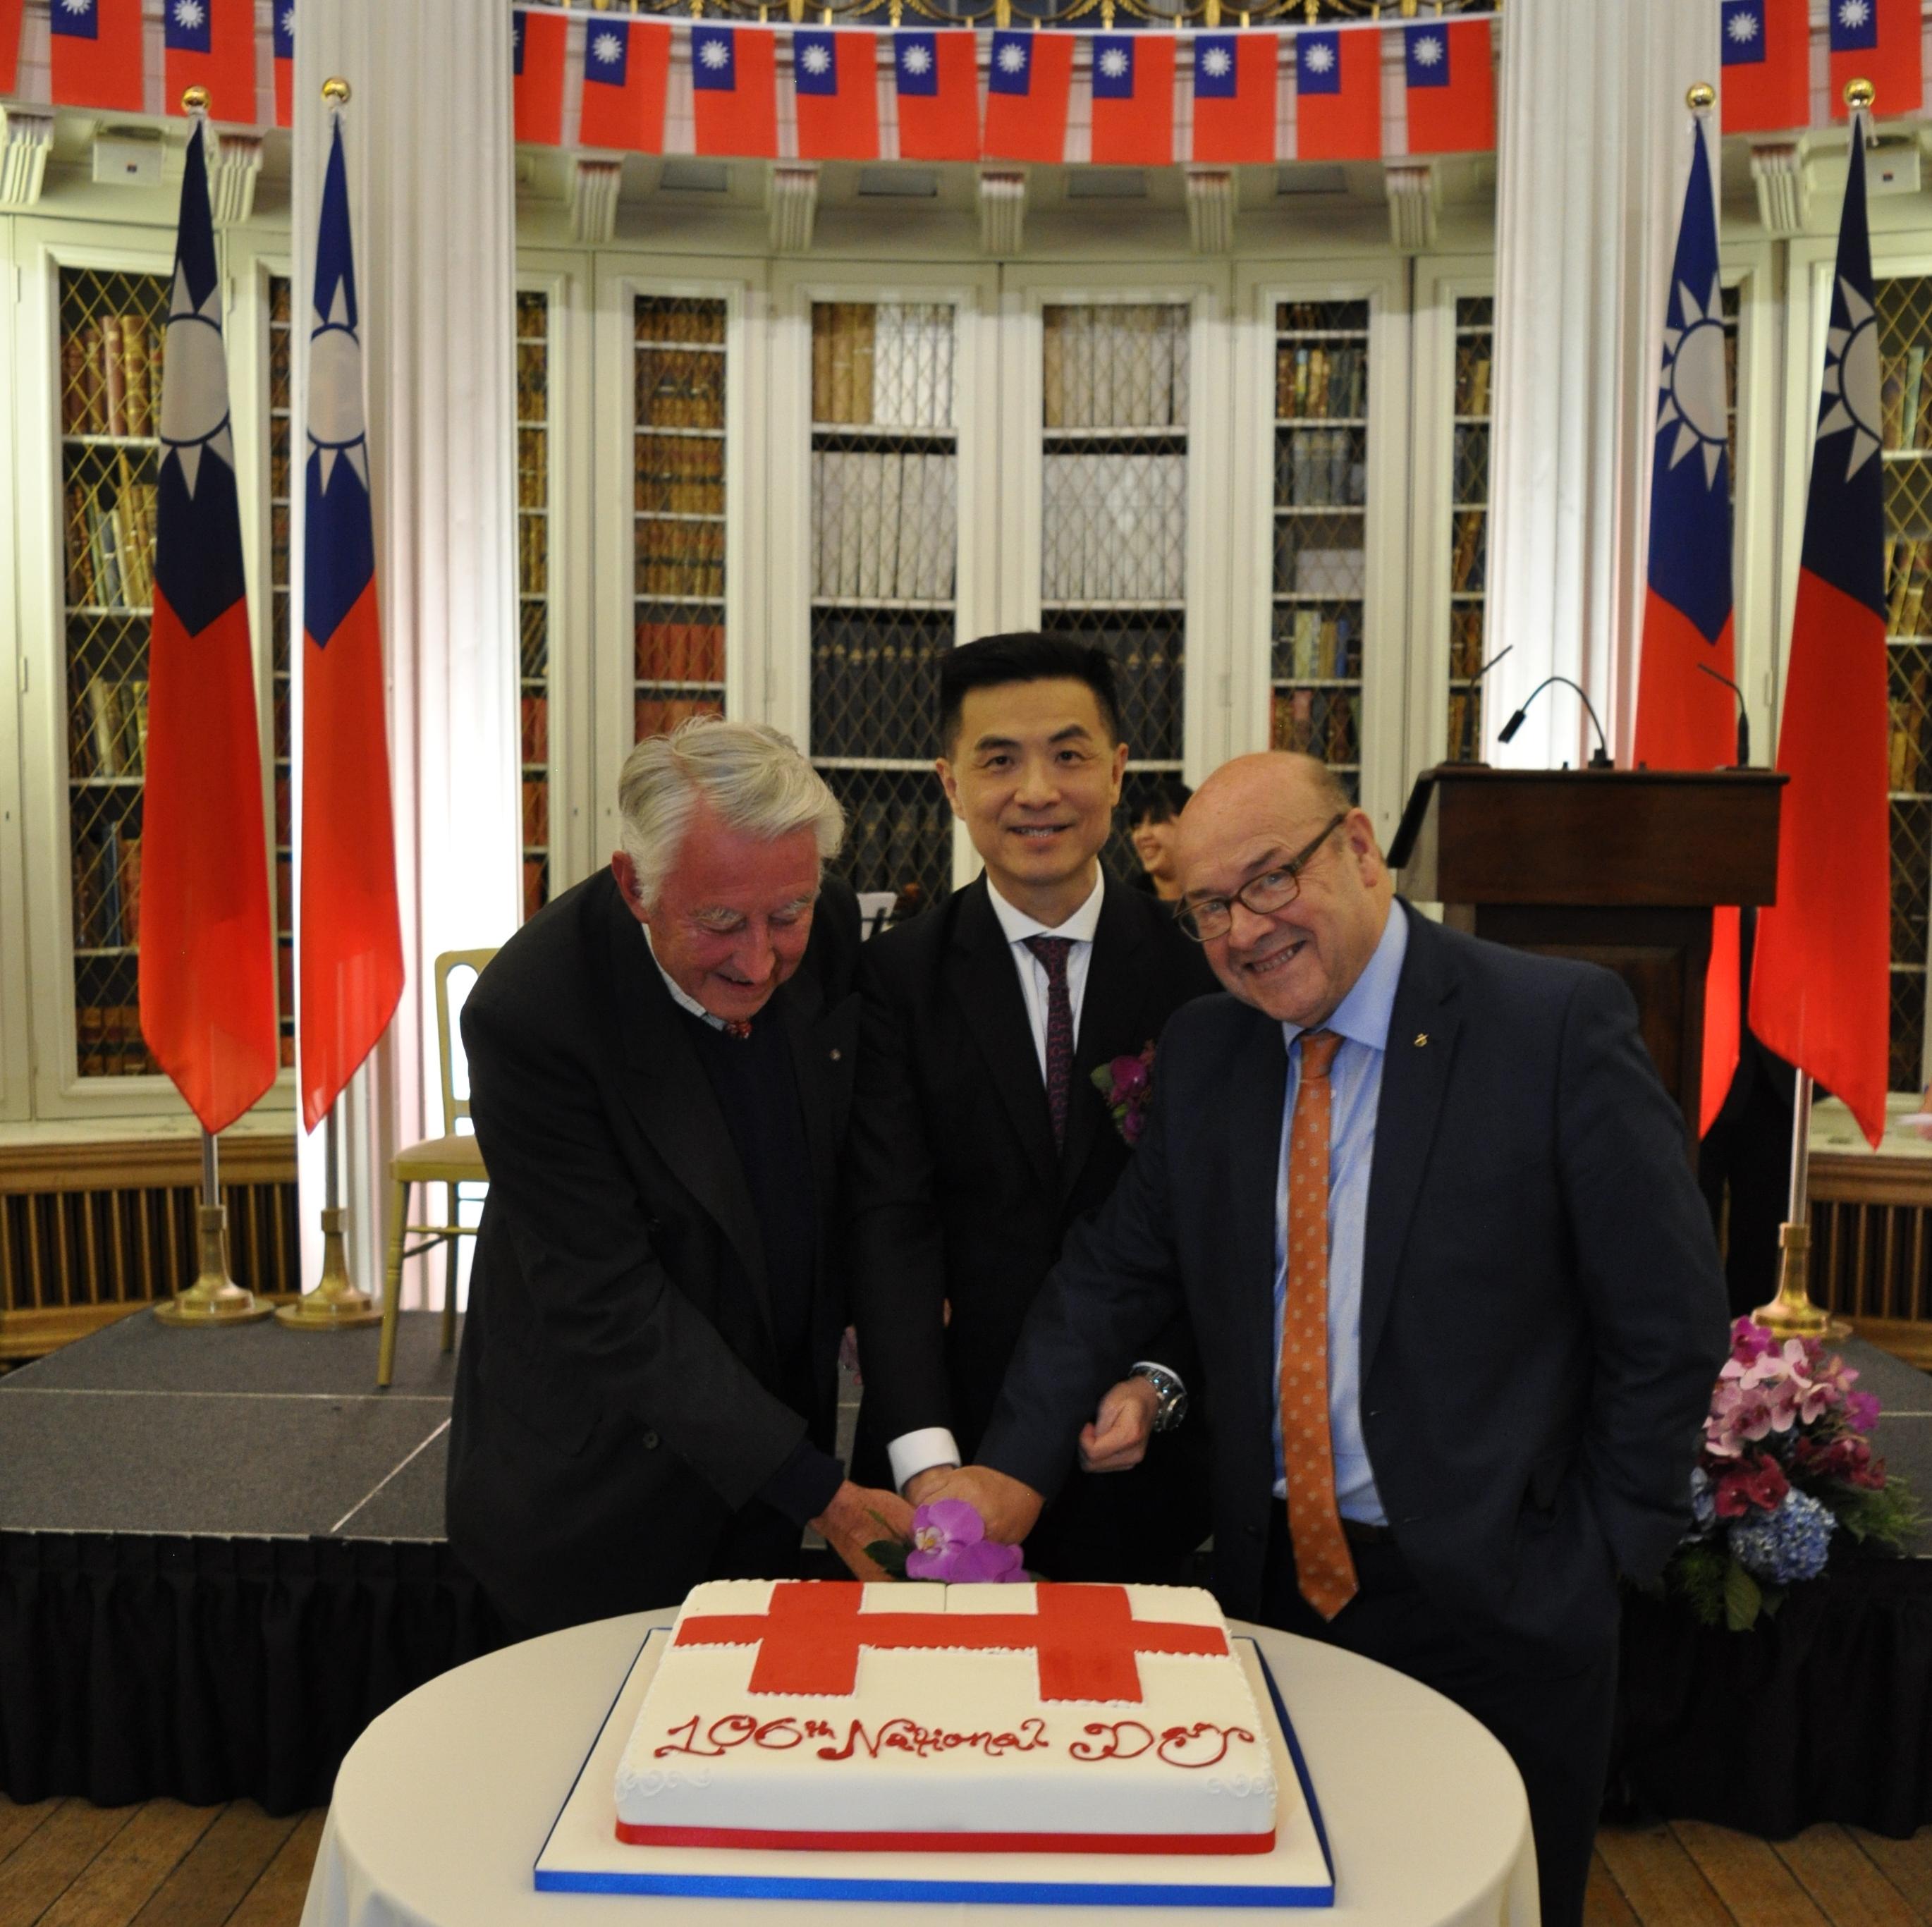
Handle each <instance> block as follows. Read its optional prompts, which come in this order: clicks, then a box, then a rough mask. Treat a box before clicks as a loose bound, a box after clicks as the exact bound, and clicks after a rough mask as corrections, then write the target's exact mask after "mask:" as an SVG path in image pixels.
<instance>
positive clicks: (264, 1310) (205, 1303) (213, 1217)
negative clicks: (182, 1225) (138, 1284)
mask: <svg viewBox="0 0 1932 1927" xmlns="http://www.w3.org/2000/svg"><path fill="white" fill-rule="evenodd" d="M195 1218H196V1223H197V1226H199V1232H200V1245H201V1264H200V1269H199V1274H198V1275H197V1276H196V1279H195V1281H194V1283H193V1284H192V1285H190V1286H189V1287H188V1289H187V1290H186V1291H184V1292H176V1293H175V1295H174V1296H173V1297H172V1298H166V1299H163V1301H162V1302H161V1303H160V1304H157V1305H156V1306H155V1307H154V1316H156V1317H157V1318H158V1319H160V1321H161V1322H162V1323H163V1325H247V1324H250V1323H251V1322H253V1321H254V1320H255V1319H258V1318H266V1317H267V1316H268V1315H269V1312H270V1311H271V1310H272V1309H273V1307H272V1306H270V1305H269V1304H266V1302H265V1301H263V1300H262V1299H260V1298H257V1296H256V1295H255V1294H254V1292H251V1291H250V1290H248V1289H247V1288H246V1287H245V1286H242V1285H238V1284H237V1283H236V1282H235V1280H233V1278H231V1277H229V1275H228V1213H227V1211H226V1210H225V1209H224V1208H223V1205H222V1202H221V1174H220V1168H219V1166H218V1164H217V1161H216V1153H215V1145H214V1133H213V1132H211V1131H207V1130H204V1131H203V1132H202V1134H201V1205H200V1208H199V1210H197V1211H196V1213H195Z"/></svg>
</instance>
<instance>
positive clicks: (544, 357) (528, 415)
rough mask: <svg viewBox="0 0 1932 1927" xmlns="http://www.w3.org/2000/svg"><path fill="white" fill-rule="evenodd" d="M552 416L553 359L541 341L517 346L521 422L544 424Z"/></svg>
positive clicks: (519, 418)
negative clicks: (544, 420) (551, 375)
mask: <svg viewBox="0 0 1932 1927" xmlns="http://www.w3.org/2000/svg"><path fill="white" fill-rule="evenodd" d="M549 413H550V365H549V356H548V354H547V352H546V350H545V349H544V344H543V343H542V342H541V341H519V342H518V343H517V420H518V421H519V422H541V421H542V420H543V419H544V418H545V416H547V415H548V414H549Z"/></svg>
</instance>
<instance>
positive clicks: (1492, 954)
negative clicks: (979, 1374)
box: [950, 755, 1727, 1927]
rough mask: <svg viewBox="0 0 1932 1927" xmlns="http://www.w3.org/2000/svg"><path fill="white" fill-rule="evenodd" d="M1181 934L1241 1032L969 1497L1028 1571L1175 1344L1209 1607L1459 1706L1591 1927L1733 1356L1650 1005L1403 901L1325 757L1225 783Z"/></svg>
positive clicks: (1006, 1424) (1071, 1244) (1217, 1013)
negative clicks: (1205, 1490)
mask: <svg viewBox="0 0 1932 1927" xmlns="http://www.w3.org/2000/svg"><path fill="white" fill-rule="evenodd" d="M1181 872H1182V876H1183V880H1184V891H1185V896H1184V901H1185V902H1186V903H1187V905H1188V907H1189V911H1190V915H1191V917H1192V918H1193V923H1194V927H1195V929H1196V932H1197V934H1198V935H1199V936H1200V937H1201V938H1202V940H1203V947H1204V949H1205V950H1206V952H1207V953H1208V958H1209V960H1210V961H1211V962H1212V963H1213V965H1214V968H1215V971H1216V973H1217V975H1218V976H1219V977H1220V979H1221V981H1222V982H1223V984H1224V985H1225V986H1226V987H1227V989H1229V991H1230V992H1232V995H1230V996H1228V997H1223V998H1208V999H1206V1000H1205V1001H1202V1002H1201V1003H1199V1004H1193V1005H1191V1006H1190V1007H1188V1008H1187V1010H1184V1011H1182V1012H1181V1013H1179V1014H1178V1015H1177V1016H1176V1018H1175V1021H1174V1022H1173V1023H1172V1025H1169V1029H1168V1034H1167V1038H1166V1043H1164V1045H1163V1052H1162V1055H1163V1065H1164V1067H1165V1075H1164V1076H1163V1077H1162V1079H1160V1082H1159V1083H1158V1084H1157V1088H1156V1094H1155V1099H1154V1109H1153V1113H1152V1115H1151V1118H1150V1120H1149V1124H1148V1130H1147V1133H1146V1135H1145V1137H1144V1138H1143V1139H1142V1144H1141V1147H1140V1148H1139V1151H1137V1152H1136V1155H1135V1158H1134V1161H1133V1164H1132V1165H1131V1166H1130V1167H1129V1169H1128V1172H1127V1176H1126V1178H1124V1180H1123V1181H1122V1183H1121V1186H1120V1187H1119V1188H1118V1190H1116V1192H1115V1194H1114V1196H1113V1198H1112V1200H1111V1201H1110V1202H1109V1205H1108V1206H1107V1208H1106V1210H1105V1211H1103V1213H1102V1214H1100V1217H1099V1218H1098V1219H1097V1220H1095V1221H1094V1223H1092V1224H1091V1225H1089V1226H1083V1227H1080V1228H1078V1229H1076V1231H1075V1232H1074V1233H1073V1235H1072V1236H1071V1237H1070V1239H1069V1240H1068V1244H1067V1253H1066V1255H1065V1256H1064V1258H1063V1259H1062V1260H1061V1264H1060V1265H1059V1266H1058V1268H1057V1269H1056V1270H1055V1272H1054V1274H1053V1276H1052V1278H1051V1279H1049V1280H1048V1282H1047V1284H1046V1288H1045V1289H1043V1292H1041V1294H1040V1298H1039V1300H1038V1301H1037V1303H1036V1304H1035V1306H1034V1310H1033V1313H1032V1314H1031V1317H1030V1319H1029V1320H1028V1326H1027V1329H1026V1331H1025V1334H1024V1335H1023V1336H1022V1339H1021V1341H1020V1343H1019V1347H1018V1349H1017V1351H1016V1355H1015V1357H1014V1360H1013V1366H1012V1367H1011V1369H1010V1371H1009V1373H1008V1374H1007V1382H1006V1385H1005V1386H1004V1389H1003V1391H1002V1392H1001V1398H1000V1403H999V1408H998V1411H997V1412H995V1415H994V1417H993V1419H992V1423H991V1424H989V1427H988V1428H987V1430H986V1436H984V1438H983V1439H982V1440H981V1442H980V1455H981V1457H982V1459H983V1461H984V1468H983V1469H968V1470H967V1471H966V1472H962V1473H959V1474H956V1475H953V1479H952V1481H950V1490H952V1491H953V1492H954V1493H956V1495H957V1496H965V1497H968V1498H971V1499H974V1501H975V1502H977V1503H978V1504H979V1505H980V1509H981V1511H983V1513H984V1514H986V1517H987V1518H988V1520H989V1524H990V1525H991V1526H992V1528H993V1529H994V1530H995V1535H996V1536H998V1537H1001V1538H1008V1539H1012V1538H1020V1537H1023V1536H1024V1535H1025V1532H1026V1530H1027V1529H1028V1526H1029V1525H1030V1523H1031V1520H1032V1517H1034V1514H1036V1513H1037V1511H1038V1508H1039V1505H1040V1498H1041V1496H1043V1495H1045V1494H1048V1493H1052V1492H1053V1491H1054V1490H1056V1489H1057V1487H1058V1485H1059V1484H1060V1482H1061V1480H1062V1478H1064V1476H1065V1475H1066V1470H1067V1466H1068V1464H1069V1463H1070V1460H1072V1458H1073V1455H1074V1451H1075V1445H1074V1440H1075V1437H1076V1434H1077V1433H1078V1432H1079V1428H1080V1426H1081V1424H1082V1420H1083V1418H1084V1415H1085V1409H1086V1408H1087V1406H1088V1403H1090V1402H1091V1400H1092V1398H1093V1397H1094V1394H1095V1393H1096V1391H1097V1390H1098V1389H1099V1388H1100V1387H1102V1386H1103V1385H1105V1384H1106V1383H1107V1382H1108V1381H1109V1377H1110V1376H1111V1373H1112V1365H1113V1361H1114V1360H1115V1358H1118V1356H1119V1355H1121V1352H1123V1351H1124V1350H1126V1351H1132V1350H1133V1349H1136V1347H1137V1346H1139V1345H1140V1344H1141V1343H1144V1342H1145V1338H1146V1337H1147V1335H1148V1334H1151V1332H1153V1331H1156V1330H1157V1329H1158V1328H1160V1327H1162V1326H1163V1325H1165V1324H1166V1322H1167V1321H1168V1320H1169V1319H1171V1318H1172V1316H1173V1315H1174V1313H1175V1309H1176V1307H1178V1306H1185V1307H1187V1308H1188V1309H1189V1310H1191V1311H1192V1312H1193V1315H1194V1325H1195V1330H1196V1333H1197V1334H1198V1336H1199V1343H1200V1354H1201V1367H1200V1369H1201V1373H1202V1387H1203V1388H1204V1390H1205V1392H1206V1394H1207V1396H1208V1399H1209V1400H1211V1403H1212V1405H1213V1408H1214V1421H1215V1422H1214V1467H1213V1482H1214V1537H1215V1569H1216V1578H1217V1589H1218V1590H1219V1592H1220V1596H1221V1600H1222V1603H1223V1605H1224V1606H1225V1607H1226V1608H1227V1610H1229V1612H1230V1613H1233V1614H1235V1615H1237V1616H1241V1617H1244V1618H1247V1619H1261V1620H1263V1621H1265V1622H1267V1623H1269V1624H1271V1625H1277V1626H1282V1627H1285V1628H1288V1629H1289V1630H1290V1631H1295V1632H1298V1633H1304V1634H1308V1635H1310V1636H1311V1637H1316V1638H1319V1639H1324V1640H1331V1641H1333V1642H1334V1643H1337V1644H1339V1645H1341V1646H1346V1647H1349V1648H1350V1649H1353V1650H1355V1651H1357V1652H1362V1653H1364V1654H1366V1655H1368V1656H1369V1657H1370V1658H1375V1659H1378V1660H1381V1661H1384V1662H1385V1663H1386V1664H1389V1665H1391V1666H1394V1667H1397V1668H1398V1669H1400V1670H1402V1671H1403V1672H1406V1673H1410V1674H1412V1676H1415V1678H1417V1679H1421V1680H1422V1681H1423V1682H1425V1683H1426V1684H1427V1685H1431V1686H1433V1687H1435V1688H1437V1689H1438V1690H1439V1691H1442V1692H1443V1693H1445V1694H1447V1695H1448V1697H1450V1698H1451V1699H1453V1700H1456V1701H1457V1702H1458V1703H1460V1704H1461V1705H1462V1706H1464V1707H1465V1708H1466V1709H1467V1710H1469V1712H1472V1713H1473V1714H1474V1715H1475V1716H1476V1717H1477V1718H1478V1719H1480V1720H1481V1721H1483V1722H1484V1724H1486V1725H1487V1726H1488V1727H1489V1728H1490V1730H1491V1731H1492V1732H1493V1733H1495V1734H1496V1737H1497V1738H1498V1739H1500V1740H1501V1741H1502V1743H1503V1744H1504V1745H1505V1746H1506V1747H1507V1748H1508V1749H1509V1751H1510V1752H1511V1755H1512V1756H1513V1757H1514V1759H1515V1760H1516V1762H1517V1766H1519V1768H1520V1769H1521V1771H1522V1773H1523V1779H1524V1782H1525V1784H1526V1787H1527V1789H1528V1792H1529V1802H1530V1812H1531V1817H1532V1823H1533V1825H1534V1826H1535V1835H1536V1846H1537V1856H1538V1871H1539V1874H1540V1877H1541V1886H1542V1893H1543V1918H1544V1921H1545V1922H1546V1923H1547V1927H1574V1923H1576V1922H1579V1921H1580V1919H1581V1918H1582V1913H1583V1892H1584V1884H1585V1880H1586V1876H1587V1873H1588V1869H1589V1857H1590V1851H1591V1847H1592V1841H1593V1838H1594V1835H1595V1826H1596V1820H1597V1815H1598V1807H1599V1805H1600V1803H1601V1799H1602V1796H1603V1790H1604V1771H1605V1767H1606V1764H1607V1757H1608V1753H1609V1748H1610V1724H1611V1717H1612V1710H1613V1700H1614V1689H1615V1678H1616V1640H1617V1627H1618V1604H1617V1583H1618V1578H1619V1574H1622V1575H1625V1576H1627V1577H1630V1578H1631V1579H1633V1580H1638V1581H1643V1580H1650V1579H1652V1578H1654V1577H1655V1576H1656V1575H1657V1574H1658V1572H1659V1571H1660V1570H1661V1568H1662V1566H1663V1565H1664V1561H1665V1560H1666V1559H1667V1558H1668V1557H1669V1556H1670V1551H1671V1550H1672V1548H1673V1547H1674V1546H1675V1545H1676V1542H1677V1541H1678V1538H1679V1535H1680V1534H1681V1533H1682V1530H1683V1529H1684V1526H1685V1523H1686V1522H1687V1520H1688V1515H1689V1508H1690V1476H1691V1466H1692V1465H1693V1464H1694V1462H1695V1458H1696V1454H1697V1443H1698V1438H1699V1433H1700V1421H1702V1419H1703V1415H1704V1414H1705V1412H1706V1409H1707V1408H1708V1405H1709V1397H1710V1392H1711V1387H1712V1382H1713V1380H1714V1379H1715V1376H1716V1373H1717V1371H1718V1367H1719V1365H1720V1364H1721V1363H1722V1362H1723V1360H1724V1356H1725V1352H1726V1343H1727V1330H1726V1318H1725V1305H1724V1280H1723V1277H1722V1274H1721V1271H1720V1270H1719V1268H1718V1255H1717V1250H1716V1247H1715V1242H1714V1241H1713V1238H1712V1232H1711V1226H1710V1220H1709V1216H1708V1214H1706V1211H1705V1209H1704V1207H1703V1200H1702V1199H1701V1198H1700V1196H1699V1195H1698V1191H1697V1184H1696V1182H1695V1181H1694V1178H1693V1176H1692V1175H1691V1167H1690V1163H1689V1161H1688V1157H1687V1155H1686V1150H1687V1147H1686V1145H1685V1137H1684V1128H1683V1122H1682V1118H1681V1116H1680V1115H1679V1112H1678V1110H1677V1108H1676V1105H1675V1104H1674V1103H1673V1101H1672V1100H1671V1099H1670V1097H1669V1095H1668V1094H1667V1093H1666V1091H1664V1087H1663V1085H1662V1084H1661V1082H1660V1081H1659V1079H1658V1076H1657V1073H1656V1072H1655V1070H1654V1069H1653V1068H1652V1064H1651V1062H1650V1060H1649V1057H1648V1056H1647V1055H1646V1053H1645V1051H1644V1049H1643V1043H1642V1041H1641V1040H1640V1037H1639V1035H1638V1032H1637V1013H1636V1010H1635V1007H1634V1004H1633V1003H1632V1001H1631V997H1630V995H1629V993H1628V991H1627V990H1626V989H1625V988H1624V986H1623V985H1622V983H1620V982H1619V980H1618V979H1617V978H1616V977H1613V976H1612V975H1611V974H1610V973H1609V972H1607V971H1603V970H1600V969H1597V968H1594V967H1592V966H1590V965H1584V964H1580V963H1576V962H1568V961H1563V960H1559V959H1553V958H1547V957H1541V956H1532V955H1529V954H1526V953H1521V952H1518V951H1515V950H1505V949H1503V948H1502V947H1499V946H1497V945H1495V944H1486V943H1481V942H1478V941H1475V939H1473V938H1469V937H1466V936H1462V935H1457V934H1456V933H1455V932H1451V931H1448V930H1445V929H1442V927H1441V926H1439V925H1437V924H1435V923H1431V922H1430V920H1428V919H1427V918H1426V917H1421V916H1418V914H1416V913H1415V911H1413V910H1412V909H1410V908H1409V907H1408V906H1407V905H1403V904H1401V903H1400V902H1397V901H1396V899H1395V898H1394V890H1393V886H1392V884H1391V881H1390V878H1389V874H1388V869H1387V868H1386V866H1385V865H1384V863H1383V862H1382V854H1381V852H1380V851H1379V849H1378V848H1377V847H1376V839H1375V836H1374V831H1373V826H1372V825H1371V824H1370V821H1369V819H1368V818H1367V816H1365V815H1364V814H1363V813H1362V812H1361V811H1360V810H1359V809H1354V808H1352V807H1351V806H1350V803H1349V798H1348V797H1347V795H1346V792H1344V791H1342V790H1341V789H1340V785H1338V784H1337V782H1336V780H1335V779H1334V776H1332V775H1331V773H1329V772H1328V771H1327V770H1324V769H1323V768H1322V767H1321V765H1319V764H1316V763H1314V762H1313V761H1311V760H1310V759H1309V758H1304V757H1292V756H1281V755H1275V756H1257V757H1244V758H1240V759H1238V761H1235V762H1234V763H1231V764H1228V765H1226V767H1223V769H1221V770H1218V771H1217V772H1216V773H1215V774H1214V776H1211V777H1210V778H1209V779H1208V782H1206V783H1205V784H1204V785H1202V788H1201V790H1200V791H1199V793H1198V794H1196V797H1195V798H1194V800H1193V802H1192V803H1190V805H1189V806H1188V808H1187V812H1186V813H1185V815H1184V818H1183V820H1182V834H1181Z"/></svg>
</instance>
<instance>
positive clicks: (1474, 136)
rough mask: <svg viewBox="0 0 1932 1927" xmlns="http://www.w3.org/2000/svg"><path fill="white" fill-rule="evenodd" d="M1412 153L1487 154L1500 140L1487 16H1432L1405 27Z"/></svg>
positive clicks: (1410, 147) (1404, 44) (1404, 74)
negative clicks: (1484, 17) (1456, 17)
mask: <svg viewBox="0 0 1932 1927" xmlns="http://www.w3.org/2000/svg"><path fill="white" fill-rule="evenodd" d="M1402 43H1403V70H1404V73H1403V77H1404V79H1405V80H1406V83H1407V85H1406V87H1405V88H1404V89H1403V92H1404V93H1405V94H1406V97H1407V99H1408V103H1409V152H1410V153H1412V154H1487V152H1489V151H1490V149H1491V148H1493V146H1496V80H1495V76H1494V74H1493V71H1492V68H1491V65H1490V23H1489V22H1488V21H1487V20H1430V21H1427V22H1424V23H1422V24H1421V25H1420V26H1406V27H1404V28H1403V30H1402Z"/></svg>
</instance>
